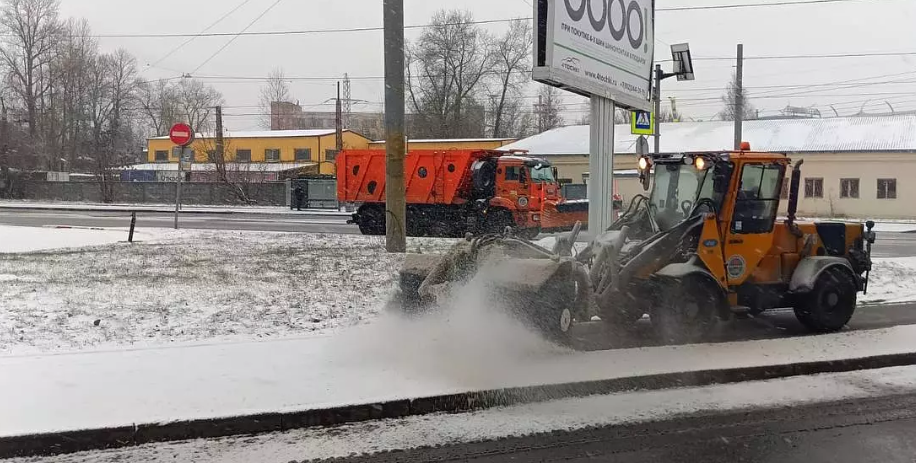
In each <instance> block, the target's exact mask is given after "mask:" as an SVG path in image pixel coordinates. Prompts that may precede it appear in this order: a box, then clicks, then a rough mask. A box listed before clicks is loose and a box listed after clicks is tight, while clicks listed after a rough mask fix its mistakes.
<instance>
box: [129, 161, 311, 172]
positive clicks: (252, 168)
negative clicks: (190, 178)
mask: <svg viewBox="0 0 916 463" xmlns="http://www.w3.org/2000/svg"><path fill="white" fill-rule="evenodd" d="M316 165H318V164H316V163H314V162H252V163H226V169H227V170H230V171H232V172H254V173H257V172H285V171H287V170H293V169H300V168H303V167H312V166H316ZM124 170H151V171H157V172H177V171H178V163H177V162H158V163H147V164H134V165H132V166H127V167H125V168H124ZM215 170H216V164H212V163H199V162H195V163H193V164H191V172H213V171H215Z"/></svg>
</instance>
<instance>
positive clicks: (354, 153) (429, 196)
mask: <svg viewBox="0 0 916 463" xmlns="http://www.w3.org/2000/svg"><path fill="white" fill-rule="evenodd" d="M337 165H338V170H337V172H338V185H337V188H338V200H339V201H341V202H344V203H355V204H358V210H357V211H356V213H355V214H354V215H353V219H352V220H350V221H349V222H350V223H353V224H356V225H358V226H359V227H360V231H361V232H362V233H364V234H382V233H384V231H385V217H386V214H385V209H384V201H385V152H384V151H383V150H344V151H343V152H341V154H340V155H339V156H338V158H337ZM405 176H406V177H407V178H406V180H407V181H406V199H407V233H408V234H409V235H412V236H461V235H463V234H465V233H474V234H478V233H501V232H502V231H503V230H505V229H506V227H512V228H514V229H515V230H516V232H517V233H520V234H522V235H527V236H534V235H537V234H538V233H540V232H541V231H545V230H563V229H572V227H573V226H574V225H575V223H576V222H577V221H582V222H585V221H586V220H587V216H588V203H587V202H576V203H574V204H567V202H566V201H565V199H564V198H563V197H562V194H561V191H560V185H559V183H558V182H557V173H556V169H555V168H554V167H553V166H552V165H551V164H550V162H548V161H547V160H545V159H538V158H534V157H529V156H526V155H524V153H521V152H506V151H498V150H414V151H410V152H409V153H408V154H407V156H406V158H405ZM564 207H567V208H570V207H573V208H574V207H578V208H579V209H581V210H576V211H563V210H561V209H562V208H564Z"/></svg>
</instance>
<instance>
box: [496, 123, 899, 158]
mask: <svg viewBox="0 0 916 463" xmlns="http://www.w3.org/2000/svg"><path fill="white" fill-rule="evenodd" d="M743 134H744V136H743V138H744V141H747V142H750V144H751V148H752V149H754V150H759V151H776V152H787V153H805V152H809V153H817V152H843V151H846V152H868V151H916V116H912V115H909V116H889V117H877V116H871V117H868V116H866V117H837V118H825V119H782V120H759V121H745V122H744V127H743ZM734 137H735V135H734V123H733V122H731V121H709V122H672V123H663V124H662V125H661V151H662V152H663V153H670V152H683V151H716V150H730V149H732V147H733V146H734ZM636 138H637V136H636V135H632V134H630V126H629V125H616V126H615V127H614V152H615V153H634V152H635V151H636ZM650 144H651V141H650ZM502 149H522V150H528V151H529V152H530V153H531V154H532V155H540V156H550V155H586V154H588V152H589V126H587V125H576V126H569V127H561V128H558V129H554V130H550V131H547V132H544V133H542V134H539V135H535V136H533V137H530V138H526V139H524V140H520V141H518V142H515V143H512V144H509V145H506V146H504V147H503V148H502Z"/></svg>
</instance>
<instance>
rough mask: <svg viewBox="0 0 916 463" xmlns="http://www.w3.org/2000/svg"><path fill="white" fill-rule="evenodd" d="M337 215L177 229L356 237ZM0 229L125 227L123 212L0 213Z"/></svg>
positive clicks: (204, 219) (160, 217)
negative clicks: (349, 235) (11, 227)
mask: <svg viewBox="0 0 916 463" xmlns="http://www.w3.org/2000/svg"><path fill="white" fill-rule="evenodd" d="M347 218H348V217H346V216H343V215H340V214H337V215H335V214H316V213H313V212H310V213H308V214H302V215H298V214H199V213H193V214H180V215H179V219H178V220H179V222H178V223H179V226H180V227H181V228H192V229H204V230H245V231H277V232H304V233H335V234H359V229H358V228H357V227H356V225H347ZM0 225H16V226H28V227H47V226H72V227H104V228H110V227H128V226H130V214H129V213H127V212H95V211H33V210H25V211H14V210H0ZM174 225H175V216H174V214H169V213H162V212H139V213H137V227H140V228H172V227H173V226H174Z"/></svg>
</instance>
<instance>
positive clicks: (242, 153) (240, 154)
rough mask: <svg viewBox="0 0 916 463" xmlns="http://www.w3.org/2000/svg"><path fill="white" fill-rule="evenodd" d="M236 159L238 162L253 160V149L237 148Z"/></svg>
mask: <svg viewBox="0 0 916 463" xmlns="http://www.w3.org/2000/svg"><path fill="white" fill-rule="evenodd" d="M235 160H236V161H237V162H251V150H236V151H235Z"/></svg>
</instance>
